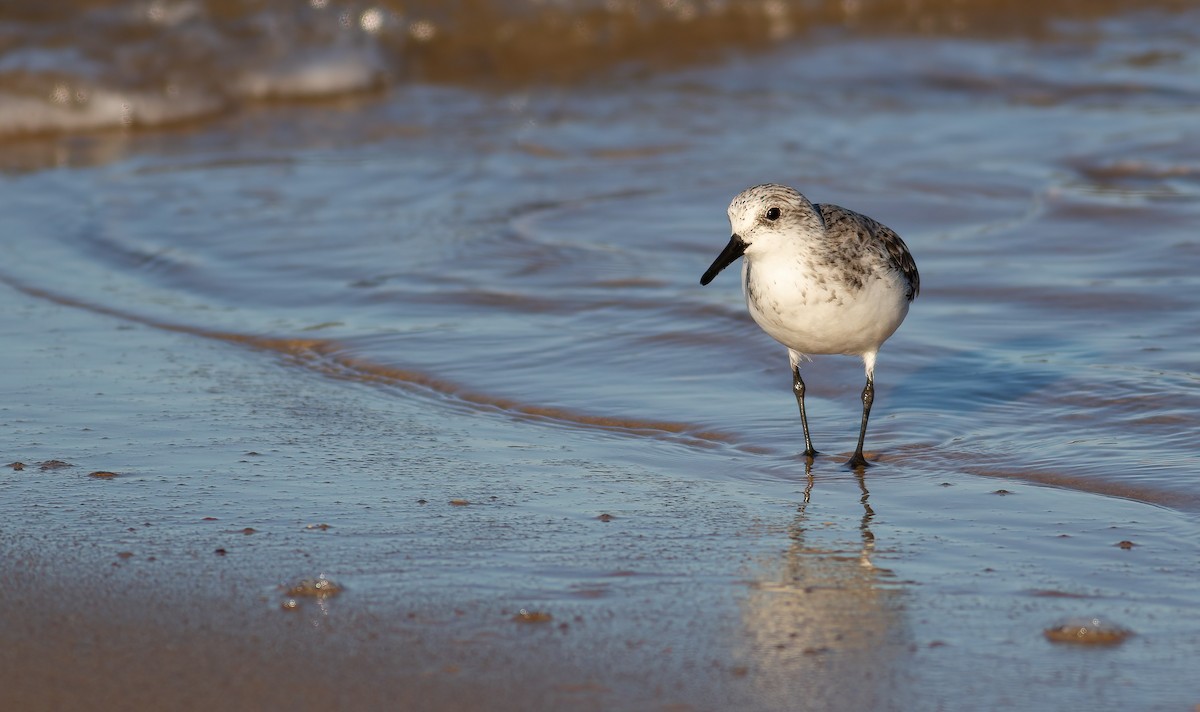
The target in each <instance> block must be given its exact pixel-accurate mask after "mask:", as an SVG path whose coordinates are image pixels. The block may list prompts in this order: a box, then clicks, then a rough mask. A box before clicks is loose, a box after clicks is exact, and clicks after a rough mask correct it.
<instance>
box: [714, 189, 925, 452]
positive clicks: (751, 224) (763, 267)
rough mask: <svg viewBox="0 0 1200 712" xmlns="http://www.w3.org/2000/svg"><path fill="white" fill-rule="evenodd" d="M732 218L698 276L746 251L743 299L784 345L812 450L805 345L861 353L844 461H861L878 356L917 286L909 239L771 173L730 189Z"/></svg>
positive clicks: (812, 350)
mask: <svg viewBox="0 0 1200 712" xmlns="http://www.w3.org/2000/svg"><path fill="white" fill-rule="evenodd" d="M729 224H730V226H731V227H732V228H733V237H731V238H729V244H728V245H726V246H725V249H724V250H722V251H721V254H720V255H718V256H717V259H716V260H714V261H713V263H712V266H710V267H709V268H708V271H706V272H705V273H704V276H703V277H701V278H700V284H708V283H709V282H711V281H712V280H713V277H716V276H717V273H719V272H720V271H721V270H723V269H725V268H726V267H728V266H729V265H730V264H732V263H733V261H734V260H736V259H737V258H739V257H741V256H743V255H745V258H746V259H745V260H743V262H742V290H743V291H744V292H745V294H746V306H747V308H748V309H749V310H750V316H752V317H754V321H755V322H757V323H758V325H759V326H760V327H762V329H763V331H765V332H767V333H768V334H770V335H771V337H772V338H774V339H775V340H776V341H778V342H779V343H781V344H783V345H784V346H786V347H787V349H788V358H789V361H790V363H791V367H792V390H793V391H795V394H796V402H797V403H798V404H799V405H800V423H801V425H803V426H804V454H805V455H806V456H808V457H812V456H813V455H816V454H817V451H816V450H814V449H813V446H812V439H811V438H810V437H809V435H808V415H807V414H806V413H805V411H804V380H803V379H802V378H800V362H801V361H802V360H804V359H806V358H807V357H808V356H809V355H810V354H847V355H851V356H861V357H862V360H863V366H864V368H865V369H866V373H867V385H866V386H865V387H864V388H863V392H862V403H863V412H862V425H861V426H860V428H859V431H858V447H857V448H855V450H854V456H853V457H851V458H850V460H849V461H848V462H847V463H846V464H847V465H849V466H850V467H855V468H858V467H866V466H867V460H866V458H864V457H863V451H862V450H863V440H864V439H865V438H866V436H867V418H868V417H869V416H870V415H871V403H872V402H873V401H874V400H875V356H876V354H878V353H879V347H880V346H882V345H883V342H884V341H886V340H887V338H888V337H889V336H891V335H892V333H893V332H895V331H896V329H897V328H898V327H899V326H900V322H902V321H904V317H905V315H907V314H908V305H909V302H911V301H912V300H913V299H916V297H917V292H918V291H919V290H920V287H921V278H920V276H918V275H917V265H916V263H915V262H913V258H912V255H911V254H909V252H908V247H907V246H906V245H905V244H904V241H903V240H901V239H900V236H899V235H897V234H896V233H895V232H893V231H892V230H891V229H889V228H887V227H886V226H884V225H882V224H880V223H878V222H876V221H874V220H872V219H871V218H869V217H867V216H865V215H860V214H858V213H856V212H854V211H852V210H847V209H845V208H841V207H838V206H836V205H820V204H814V203H810V202H809V201H808V198H805V197H804V196H803V195H801V194H800V193H799V192H797V191H796V190H794V189H792V188H789V187H787V186H784V185H778V184H775V183H768V184H766V185H757V186H754V187H753V188H747V189H746V190H744V191H742V192H741V193H740V194H739V195H738V196H737V197H736V198H734V199H733V201H732V202H731V203H730V204H729Z"/></svg>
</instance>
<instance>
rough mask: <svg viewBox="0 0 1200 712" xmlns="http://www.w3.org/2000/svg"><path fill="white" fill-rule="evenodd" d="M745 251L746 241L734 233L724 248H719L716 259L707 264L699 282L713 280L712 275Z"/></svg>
mask: <svg viewBox="0 0 1200 712" xmlns="http://www.w3.org/2000/svg"><path fill="white" fill-rule="evenodd" d="M745 251H746V243H745V242H744V241H742V238H741V236H740V235H738V234H737V233H734V235H733V237H731V238H729V244H728V245H725V249H723V250H721V254H719V255H717V259H715V260H713V263H712V264H711V265H709V268H708V271H706V272H705V273H704V276H703V277H701V278H700V284H708V283H709V282H711V281H713V277H716V276H717V275H718V274H719V273H720V272H721V270H723V269H725V268H726V267H728V266H729V265H731V264H733V261H734V260H736V259H737V258H739V257H741V256H742V253H744V252H745Z"/></svg>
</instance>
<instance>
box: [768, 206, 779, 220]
mask: <svg viewBox="0 0 1200 712" xmlns="http://www.w3.org/2000/svg"><path fill="white" fill-rule="evenodd" d="M767 219H768V220H770V221H771V222H775V221H776V220H778V219H779V208H770V209H768V210H767Z"/></svg>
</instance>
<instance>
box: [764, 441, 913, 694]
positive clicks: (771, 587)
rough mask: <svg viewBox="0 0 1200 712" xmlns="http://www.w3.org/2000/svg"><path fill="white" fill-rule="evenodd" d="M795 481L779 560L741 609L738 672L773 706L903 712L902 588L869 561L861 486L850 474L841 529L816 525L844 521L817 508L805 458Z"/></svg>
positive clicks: (871, 547) (869, 516)
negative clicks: (851, 502) (742, 651)
mask: <svg viewBox="0 0 1200 712" xmlns="http://www.w3.org/2000/svg"><path fill="white" fill-rule="evenodd" d="M805 475H806V478H807V480H806V482H805V487H804V493H803V495H802V498H801V501H800V503H799V505H798V506H797V508H796V516H795V519H794V520H793V521H792V523H791V524H790V526H789V527H788V539H789V544H788V547H787V549H786V550H785V551H784V553H783V559H782V561H781V562H774V563H768V565H767V569H766V570H765V571H763V572H762V575H761V576H759V577H758V580H757V581H756V582H755V583H754V585H753V587H752V593H751V595H750V596H749V597H748V599H747V601H746V603H745V606H744V609H743V610H744V612H743V616H742V620H743V623H744V625H745V628H746V630H745V635H746V641H747V647H748V650H747V651H746V656H747V657H746V660H747V663H748V664H747V666H746V667H747V669H748V670H751V671H753V675H754V680H755V681H756V684H757V685H758V686H759V687H760V688H761V689H760V692H761V693H762V694H764V695H769V696H775V695H778V696H779V704H778V707H779V708H781V709H791V708H796V704H797V699H798V698H797V697H795V696H797V695H802V696H803V698H802V699H803V701H804V704H803V705H802V708H803V709H862V710H868V709H870V710H882V709H894V708H897V707H899V708H903V704H902V700H903V699H905V695H904V692H903V691H904V685H905V682H904V678H905V676H904V671H903V670H902V669H901V667H900V666H901V662H902V661H904V660H907V659H908V644H909V641H908V639H907V638H908V630H907V627H906V626H905V625H904V618H903V611H902V608H901V605H900V600H899V599H900V597H901V596H902V590H901V589H899V588H898V587H896V586H895V584H893V583H892V582H891V581H890V580H889V579H890V577H891V576H892V572H891V571H889V570H888V569H886V568H882V567H878V566H876V564H875V563H874V561H873V558H874V555H875V535H874V534H873V532H872V531H871V522H872V520H873V519H874V517H875V511H874V509H873V508H872V507H871V505H870V501H869V500H870V492H869V491H868V490H867V487H866V481H865V479H864V477H863V475H862V472H861V471H859V472H858V473H856V482H857V485H858V489H859V492H860V497H859V500H858V501H859V504H860V505H861V514H860V515H859V516H858V517H857V520H858V521H857V526H855V527H853V528H850V529H848V528H846V527H839V526H837V522H836V521H828V520H827V521H821V517H822V516H823V517H826V518H833V519H839V518H842V516H840V515H850V516H853V515H852V514H850V513H849V512H837V513H829V512H828V511H826V510H827V507H824V506H817V505H816V504H815V503H814V501H813V493H814V490H815V489H816V479H815V477H814V476H813V474H812V466H811V462H810V463H807V464H806V467H805ZM842 481H843V482H844V480H842ZM842 501H845V500H842ZM822 504H824V503H822ZM831 515H832V516H831Z"/></svg>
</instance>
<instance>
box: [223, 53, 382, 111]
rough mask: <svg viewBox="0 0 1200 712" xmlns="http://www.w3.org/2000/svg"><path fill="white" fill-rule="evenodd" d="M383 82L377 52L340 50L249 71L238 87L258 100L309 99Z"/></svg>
mask: <svg viewBox="0 0 1200 712" xmlns="http://www.w3.org/2000/svg"><path fill="white" fill-rule="evenodd" d="M382 83H383V69H382V67H381V63H380V61H379V60H378V58H377V56H376V55H375V54H374V53H370V52H366V51H352V50H347V49H337V50H329V51H323V52H319V53H309V54H306V55H304V56H291V57H286V58H284V59H283V60H280V61H278V62H276V63H275V64H273V65H270V66H265V67H256V68H254V69H250V70H247V71H246V72H245V73H244V74H243V75H242V76H241V78H240V79H239V80H238V81H237V82H236V84H235V89H236V91H237V93H238V94H240V95H241V96H244V97H249V98H254V99H288V98H295V99H305V98H316V97H322V96H334V95H337V94H349V93H354V92H361V91H368V90H371V89H375V88H376V87H378V86H380V85H381V84H382Z"/></svg>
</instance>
